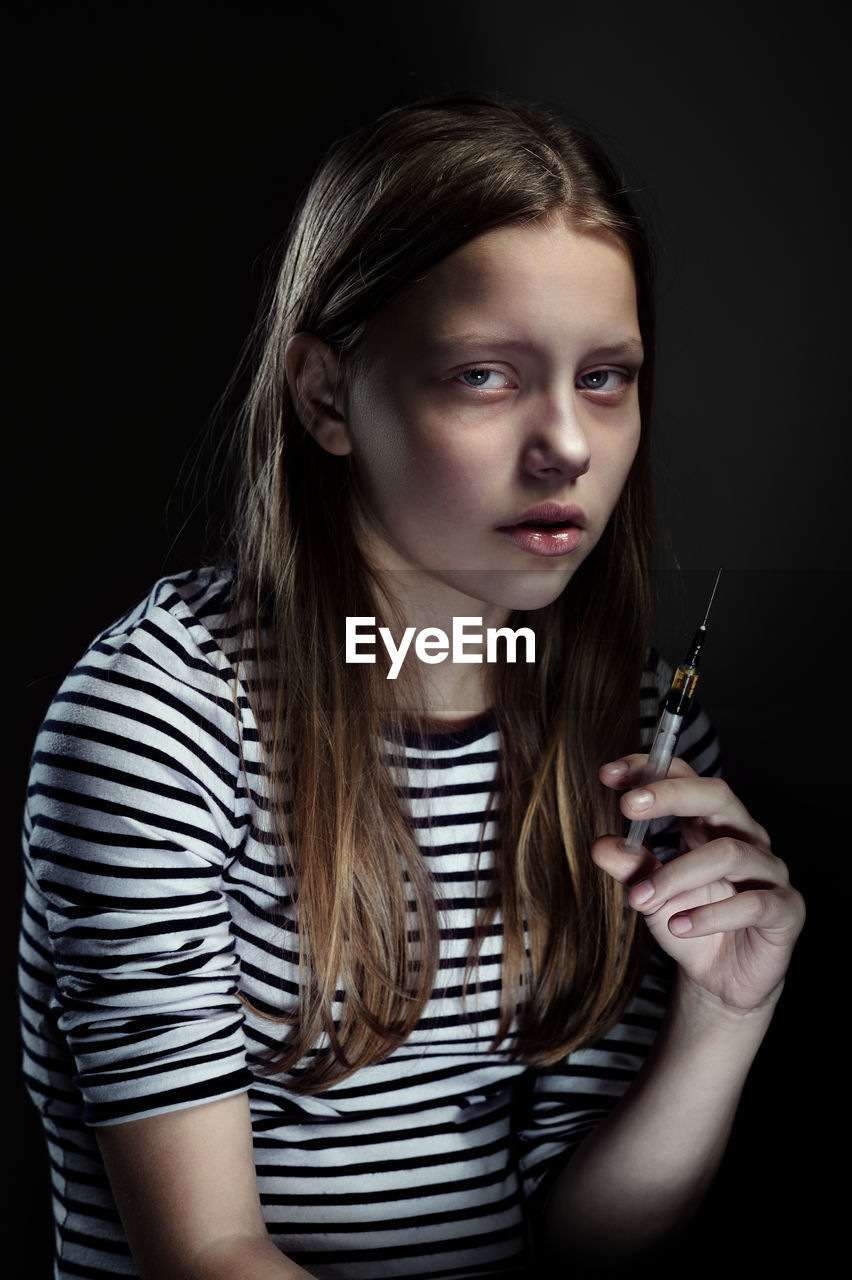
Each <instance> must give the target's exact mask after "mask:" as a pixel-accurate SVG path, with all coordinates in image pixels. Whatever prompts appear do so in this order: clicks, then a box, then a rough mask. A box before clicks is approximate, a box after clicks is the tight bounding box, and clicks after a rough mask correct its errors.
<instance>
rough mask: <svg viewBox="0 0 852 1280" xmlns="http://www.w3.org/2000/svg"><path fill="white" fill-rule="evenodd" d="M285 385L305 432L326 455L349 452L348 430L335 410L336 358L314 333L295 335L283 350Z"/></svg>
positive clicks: (350, 450) (343, 419)
mask: <svg viewBox="0 0 852 1280" xmlns="http://www.w3.org/2000/svg"><path fill="white" fill-rule="evenodd" d="M284 365H285V368H286V370H287V383H288V385H289V387H290V393H291V395H292V397H293V403H294V404H295V406H296V412H297V413H298V415H299V418H300V419H301V421H302V422H303V423H304V426H305V430H306V431H308V432H309V433H310V434H311V435H312V436H313V438H314V439H315V440H316V442H317V444H318V445H319V446H320V448H322V449H325V451H326V452H327V453H334V454H337V455H339V456H341V457H342V456H343V455H344V454H347V453H351V452H352V442H351V440H350V438H349V429H348V427H347V425H346V420H345V418H344V417H343V414H342V413H341V412H340V410H339V409H338V407H337V403H336V399H337V396H336V393H337V374H338V362H337V355H336V354H335V352H334V351H333V350H332V348H331V347H330V346H329V345H328V343H327V342H323V340H322V338H318V337H317V336H316V334H313V333H296V334H294V335H293V337H292V338H291V339H290V341H289V342H288V343H287V346H286V347H285V349H284Z"/></svg>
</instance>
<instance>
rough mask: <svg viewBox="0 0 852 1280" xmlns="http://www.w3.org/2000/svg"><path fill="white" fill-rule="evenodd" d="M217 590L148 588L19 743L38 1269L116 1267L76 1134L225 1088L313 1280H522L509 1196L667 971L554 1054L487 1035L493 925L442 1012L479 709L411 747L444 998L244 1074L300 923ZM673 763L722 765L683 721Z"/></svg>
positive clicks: (110, 1233) (472, 805) (86, 1145)
mask: <svg viewBox="0 0 852 1280" xmlns="http://www.w3.org/2000/svg"><path fill="white" fill-rule="evenodd" d="M230 603H231V600H230V579H229V577H228V574H227V573H225V572H218V571H216V570H213V569H205V570H202V571H198V572H191V573H186V574H181V575H178V576H176V577H173V578H170V579H167V580H164V581H161V582H159V583H158V584H157V585H156V586H155V587H154V589H153V591H152V592H151V594H150V596H149V597H148V598H147V599H146V600H145V601H143V602H142V603H141V604H140V605H139V606H138V607H137V608H135V609H134V610H132V611H131V612H130V613H129V614H127V615H126V616H125V617H124V618H122V619H120V620H119V621H118V622H117V623H116V624H115V625H114V626H112V627H110V628H109V629H108V630H107V631H105V632H104V633H103V634H102V635H101V636H99V637H98V639H97V640H96V641H95V642H94V644H93V645H92V646H91V648H90V649H89V651H88V652H87V653H86V655H85V656H84V657H83V658H82V660H81V661H80V663H79V664H78V665H77V667H76V668H75V669H74V671H73V672H72V673H71V675H70V676H69V677H68V678H67V680H66V681H65V683H64V684H63V685H62V687H61V689H60V691H59V692H58V694H57V696H56V698H55V700H54V702H53V704H52V706H51V708H50V710H49V712H48V715H47V718H46V720H45V722H44V725H43V726H42V729H41V731H40V734H39V736H38V739H37V742H36V747H35V752H34V757H33V765H32V774H31V780H30V788H29V793H28V804H27V811H26V817H25V823H24V849H25V859H26V871H27V888H26V900H25V907H24V919H23V930H22V942H21V968H20V973H21V995H22V1009H23V1028H24V1044H25V1074H26V1080H27V1085H28V1088H29V1090H30V1093H31V1095H32V1097H33V1099H34V1101H35V1103H36V1105H37V1106H38V1108H39V1110H40V1112H41V1114H42V1118H43V1122H44V1127H45V1131H46V1134H47V1140H48V1145H49V1150H50V1159H51V1167H52V1182H53V1197H54V1210H55V1221H56V1255H57V1261H56V1268H55V1273H54V1275H55V1278H56V1280H71V1278H72V1277H76V1278H80V1277H86V1278H87V1280H100V1278H102V1277H103V1278H106V1277H108V1276H109V1277H112V1276H115V1275H123V1276H135V1275H136V1274H137V1272H136V1270H135V1268H134V1264H133V1261H132V1259H131V1256H130V1253H129V1250H128V1247H127V1244H126V1241H125V1238H124V1235H123V1232H122V1228H121V1224H120V1221H119V1217H118V1214H117V1212H116V1209H115V1205H114V1203H113V1200H112V1196H111V1194H110V1190H109V1186H108V1183H107V1180H106V1176H105V1173H104V1169H103V1165H102V1163H101V1160H100V1158H99V1154H98V1148H97V1144H96V1142H95V1138H94V1134H93V1132H92V1130H93V1128H95V1127H97V1126H99V1125H108V1124H112V1123H115V1122H118V1121H122V1120H128V1119H133V1118H137V1117H142V1116H148V1115H154V1114H158V1113H163V1112H167V1111H170V1110H175V1109H178V1108H183V1107H188V1106H193V1105H195V1104H197V1103H200V1102H204V1101H208V1100H211V1099H215V1098H223V1097H227V1096H229V1095H234V1094H237V1093H241V1092H244V1091H248V1093H249V1098H250V1103H251V1113H252V1120H253V1131H254V1143H255V1160H256V1165H257V1170H258V1176H259V1182H260V1192H261V1200H262V1204H263V1208H264V1214H265V1218H266V1222H267V1226H268V1229H269V1232H270V1234H271V1235H272V1237H273V1239H274V1240H275V1242H276V1243H277V1245H278V1246H279V1247H280V1249H281V1250H282V1252H283V1253H285V1254H287V1255H288V1256H289V1257H291V1258H292V1259H293V1260H294V1261H296V1262H298V1263H300V1264H301V1265H302V1266H304V1267H305V1268H306V1269H307V1270H308V1271H309V1272H310V1273H311V1274H312V1275H314V1276H317V1277H319V1278H321V1280H322V1278H327V1280H337V1278H338V1277H339V1278H341V1280H378V1278H379V1277H384V1276H418V1277H421V1278H422V1280H427V1278H429V1280H437V1278H438V1277H441V1278H442V1280H460V1278H461V1277H472V1276H478V1277H483V1276H487V1275H492V1274H494V1275H498V1274H499V1275H511V1274H522V1271H523V1268H524V1265H525V1264H526V1263H527V1262H528V1260H529V1242H528V1224H527V1221H526V1219H527V1218H529V1217H530V1216H531V1215H530V1214H529V1213H525V1206H528V1205H529V1202H530V1200H531V1198H532V1197H533V1196H534V1195H535V1194H536V1192H537V1191H539V1190H540V1189H541V1188H542V1187H543V1185H545V1183H546V1181H547V1178H548V1175H549V1174H551V1173H552V1172H553V1170H554V1169H555V1168H556V1167H557V1166H558V1165H559V1164H560V1162H562V1161H564V1159H565V1158H566V1157H567V1156H568V1155H569V1154H570V1152H571V1150H572V1148H573V1147H574V1146H575V1145H576V1143H577V1142H578V1141H579V1140H580V1139H581V1138H582V1137H583V1136H584V1135H585V1134H586V1133H587V1132H588V1131H589V1130H590V1129H591V1128H593V1127H594V1125H595V1124H597V1123H598V1121H599V1120H600V1119H601V1117H602V1116H603V1115H605V1114H606V1112H607V1111H608V1109H609V1108H611V1107H612V1106H613V1105H614V1103H615V1101H616V1100H617V1099H618V1098H619V1097H620V1096H621V1095H622V1094H623V1093H624V1091H625V1090H626V1088H627V1087H628V1086H629V1084H630V1081H631V1080H632V1078H633V1076H634V1074H635V1073H636V1071H637V1069H638V1067H639V1065H640V1064H641V1062H642V1060H643V1058H644V1056H645V1054H646V1053H647V1051H648V1047H649V1046H650V1044H651V1042H652V1040H653V1036H654V1033H655V1030H656V1027H657V1026H658V1024H659V1021H660V1018H661V1016H662V1011H663V1008H664V1003H665V982H664V978H663V976H662V973H661V972H658V971H657V970H655V969H654V968H653V967H652V969H651V970H649V973H648V975H647V976H646V979H645V981H644V982H643V984H642V987H641V989H640V991H639V993H638V995H637V996H636V997H635V999H634V1000H633V1001H632V1002H631V1004H630V1005H629V1007H628V1009H627V1011H626V1012H625V1014H624V1016H623V1017H622V1019H621V1020H620V1022H619V1023H618V1024H617V1025H616V1026H615V1027H613V1028H612V1030H611V1031H610V1032H609V1033H608V1034H607V1036H606V1037H605V1039H604V1040H602V1041H601V1042H600V1043H599V1044H597V1045H595V1046H594V1047H592V1048H588V1049H583V1050H581V1051H578V1052H576V1053H573V1054H571V1055H570V1057H569V1058H567V1059H566V1060H565V1061H564V1062H563V1063H561V1064H560V1065H559V1066H557V1067H553V1068H548V1069H532V1068H529V1067H525V1066H524V1065H523V1064H520V1063H518V1062H516V1061H513V1060H512V1058H511V1055H510V1054H509V1053H508V1051H507V1047H506V1046H505V1045H504V1046H498V1047H497V1048H494V1047H493V1044H492V1042H493V1039H494V1034H495V1030H496V1026H497V1019H498V1015H499V987H500V968H501V935H500V928H499V923H497V924H495V925H494V927H493V928H492V931H491V933H490V934H489V935H488V937H487V938H486V940H485V942H484V944H483V946H482V950H481V954H480V961H479V969H478V977H479V981H478V983H476V984H471V986H472V987H473V989H471V987H470V986H469V987H468V990H467V992H466V994H465V998H464V1000H462V987H463V983H464V976H465V965H466V960H467V954H468V948H469V945H470V940H471V936H472V933H473V928H474V921H475V917H476V898H477V877H479V880H480V881H481V880H482V876H483V872H485V874H487V869H488V858H489V856H491V855H493V851H494V847H495V840H494V836H495V831H494V825H493V824H494V819H495V815H494V811H493V808H492V810H490V811H488V812H486V811H487V802H488V798H489V794H490V791H491V788H492V784H493V782H494V779H495V773H496V767H497V761H498V754H499V745H500V744H499V735H498V733H497V731H496V728H495V724H494V721H493V718H492V717H491V716H489V715H486V716H483V717H482V718H481V719H480V720H478V721H477V722H476V723H474V724H472V725H468V726H466V727H464V728H462V729H459V730H456V731H454V732H449V733H440V734H434V735H430V736H429V737H428V738H427V739H426V740H425V741H424V740H423V739H419V740H418V745H416V746H415V745H414V739H412V741H411V743H410V744H409V745H408V746H407V748H406V750H407V785H408V788H409V795H408V797H407V803H408V804H409V806H410V811H411V814H412V817H413V822H414V829H415V833H416V836H417V840H418V843H419V846H420V848H421V851H422V855H423V857H424V858H425V859H426V860H427V862H428V864H429V867H430V870H431V872H432V876H433V879H434V882H435V885H436V893H437V894H438V896H439V897H440V899H441V901H442V906H443V909H442V915H441V977H440V988H439V989H436V991H435V993H434V995H433V998H432V1000H431V1001H430V1003H429V1004H428V1005H427V1006H426V1008H425V1011H424V1014H423V1017H422V1018H421V1020H420V1021H419V1023H418V1025H417V1027H416V1029H415V1031H414V1032H413V1033H412V1035H411V1036H410V1038H409V1039H408V1040H407V1041H406V1043H405V1044H403V1045H402V1046H401V1047H399V1048H398V1049H397V1050H396V1051H395V1052H393V1053H392V1054H391V1055H390V1056H389V1057H388V1058H387V1059H386V1060H384V1061H382V1062H380V1063H377V1064H375V1065H373V1066H370V1067H366V1068H363V1069H361V1070H360V1071H358V1072H357V1073H356V1074H355V1075H354V1076H352V1077H349V1078H347V1079H345V1080H343V1081H342V1082H340V1083H338V1084H336V1085H333V1086H332V1087H330V1088H327V1089H325V1090H324V1091H323V1092H322V1093H320V1094H319V1095H315V1096H304V1095H300V1094H298V1093H296V1092H295V1091H294V1090H293V1089H292V1088H290V1087H288V1079H287V1077H286V1075H272V1076H270V1075H268V1074H263V1073H262V1072H261V1070H260V1068H261V1067H262V1066H263V1065H264V1063H265V1062H266V1061H268V1058H269V1052H270V1050H274V1049H275V1047H276V1046H277V1044H278V1043H279V1042H280V1039H281V1034H282V1027H281V1026H280V1025H278V1024H276V1022H275V1021H272V1020H270V1018H269V1017H265V1016H264V1015H265V1014H272V1015H275V1016H276V1017H280V1016H281V1015H282V1014H284V1013H287V1012H292V1011H293V1009H294V1008H295V1006H296V1002H297V993H298V935H297V928H296V916H295V910H294V906H293V902H292V900H291V898H290V895H289V890H288V887H287V881H286V879H285V878H284V876H283V873H282V869H281V865H280V858H279V855H278V854H277V852H276V849H275V845H274V841H273V840H272V838H271V836H270V834H269V832H268V830H266V829H264V825H263V824H264V820H265V819H264V805H263V781H262V779H263V773H262V769H261V762H260V753H259V747H258V733H257V728H256V726H255V724H254V722H253V719H252V713H251V708H250V705H249V699H248V696H247V692H246V690H245V688H241V689H238V697H237V699H236V701H235V698H234V681H235V671H234V662H235V661H236V653H237V648H236V646H237V643H238V637H237V634H236V630H235V628H234V627H233V625H232V622H231V620H230V615H229V607H230ZM669 678H670V672H669V671H667V669H666V668H664V666H663V665H662V664H657V666H656V668H655V669H654V670H653V671H651V672H649V674H648V676H647V677H646V680H645V684H644V687H643V689H642V693H641V696H642V702H641V715H642V725H643V732H644V734H645V736H646V738H649V737H650V734H651V732H652V729H653V726H654V724H655V722H656V719H657V715H658V711H659V703H660V696H661V692H664V691H665V688H667V686H668V680H669ZM681 754H682V755H684V756H685V758H687V759H688V760H689V761H690V762H691V763H692V765H693V767H695V768H697V769H698V770H699V771H700V772H705V773H707V772H715V771H716V766H717V759H718V753H717V747H716V742H715V738H714V737H713V734H712V732H711V731H710V729H709V726H708V725H707V722H706V720H705V719H704V718H703V715H701V714H700V713H699V714H698V715H696V716H694V717H693V719H692V721H691V723H689V724H688V726H687V728H686V729H685V730H684V734H683V736H682V738H681ZM250 793H251V794H250ZM427 793H431V796H432V799H431V800H427V799H426V798H425V796H426V794H427ZM430 804H431V805H433V806H435V805H437V806H439V811H438V812H437V814H436V812H435V810H434V808H433V809H432V810H429V809H428V805H430ZM483 821H485V827H484V841H482V842H481V835H482V832H483ZM656 828H657V830H656V836H657V838H658V841H659V842H660V844H661V846H662V845H665V843H666V841H667V840H668V841H669V843H670V844H673V842H674V841H676V838H677V835H676V832H674V833H672V829H671V824H669V826H668V827H667V826H666V824H656ZM653 834H654V832H653V830H652V835H653ZM241 997H242V998H241Z"/></svg>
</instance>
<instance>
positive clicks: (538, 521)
mask: <svg viewBox="0 0 852 1280" xmlns="http://www.w3.org/2000/svg"><path fill="white" fill-rule="evenodd" d="M585 528H586V514H585V512H584V511H583V509H582V507H576V506H574V505H568V506H563V505H562V504H561V503H558V502H541V503H539V504H538V505H537V506H535V507H530V508H529V509H528V510H526V511H522V512H521V514H520V515H519V516H517V517H515V519H513V520H512V521H511V522H510V523H508V524H505V525H500V526H499V527H498V532H499V533H502V534H504V535H505V536H506V537H507V538H508V539H509V541H510V542H513V543H514V544H515V546H517V547H520V548H521V550H522V551H527V552H529V553H530V554H532V555H536V556H564V555H567V554H568V553H569V552H571V551H574V550H575V549H576V548H577V547H578V546H579V544H580V542H581V541H582V538H583V532H584V530H585Z"/></svg>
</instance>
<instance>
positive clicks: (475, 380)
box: [458, 369, 500, 387]
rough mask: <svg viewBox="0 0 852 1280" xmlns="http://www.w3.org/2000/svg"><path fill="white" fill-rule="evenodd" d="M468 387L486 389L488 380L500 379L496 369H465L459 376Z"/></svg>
mask: <svg viewBox="0 0 852 1280" xmlns="http://www.w3.org/2000/svg"><path fill="white" fill-rule="evenodd" d="M458 376H459V377H460V378H461V380H462V382H463V383H464V384H465V386H466V387H485V386H487V379H488V378H491V377H499V376H500V375H499V374H498V373H497V371H496V370H495V369H465V370H464V372H463V373H460V374H459V375H458Z"/></svg>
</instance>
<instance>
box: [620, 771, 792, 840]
mask: <svg viewBox="0 0 852 1280" xmlns="http://www.w3.org/2000/svg"><path fill="white" fill-rule="evenodd" d="M681 763H682V762H681ZM687 768H688V766H687ZM619 807H620V809H621V812H622V813H623V814H624V816H625V817H626V818H647V819H649V820H650V819H652V818H665V817H671V816H675V817H678V818H699V819H701V822H702V823H703V824H704V825H705V826H707V827H709V828H710V829H711V830H716V831H726V830H727V831H736V832H739V833H741V834H742V835H743V836H744V837H746V839H747V840H750V841H752V842H753V843H755V844H759V845H761V846H763V847H764V848H766V849H768V848H769V836H768V834H767V832H766V829H765V828H764V827H762V826H761V825H760V823H759V822H756V821H755V819H754V818H753V817H752V816H751V814H750V813H749V811H748V809H746V807H745V805H744V804H743V803H742V801H741V800H740V799H739V798H738V797H737V796H736V795H734V793H733V791H732V790H731V788H730V787H729V786H728V784H727V782H725V781H724V779H722V778H700V777H699V776H698V775H697V774H695V773H693V772H692V771H691V770H690V773H689V775H687V774H684V773H683V772H682V771H680V770H678V771H677V772H675V771H674V770H672V771H671V772H670V773H669V775H668V777H666V778H661V779H660V780H659V781H658V782H654V783H650V784H649V785H647V786H641V787H636V788H634V789H632V790H628V791H626V792H625V794H624V795H623V796H622V797H621V800H620V801H619Z"/></svg>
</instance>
